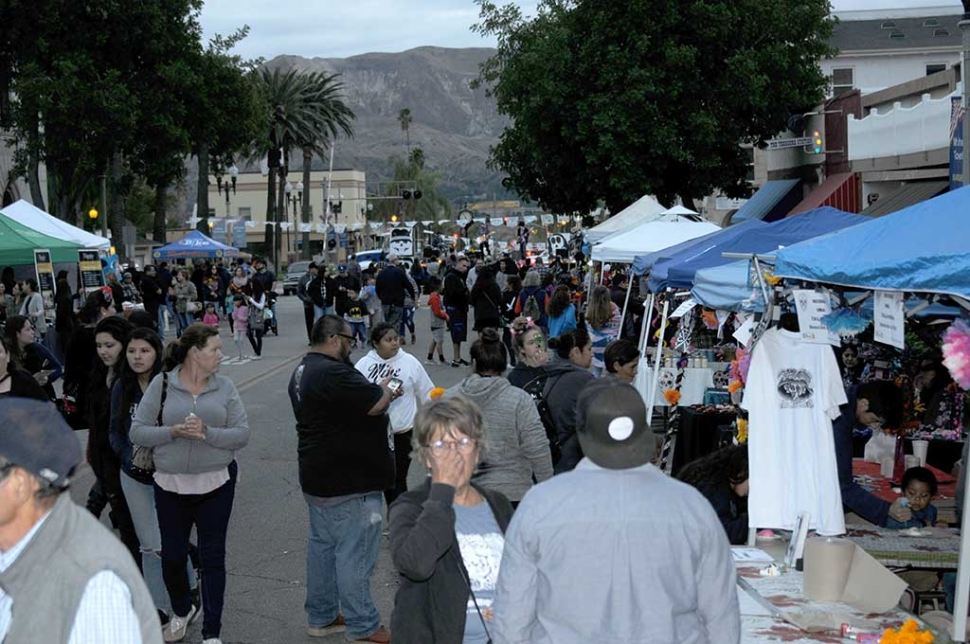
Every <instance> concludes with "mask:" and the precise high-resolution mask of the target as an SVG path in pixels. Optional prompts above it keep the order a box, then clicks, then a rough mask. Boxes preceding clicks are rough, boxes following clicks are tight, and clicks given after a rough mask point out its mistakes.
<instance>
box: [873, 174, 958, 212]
mask: <svg viewBox="0 0 970 644" xmlns="http://www.w3.org/2000/svg"><path fill="white" fill-rule="evenodd" d="M949 187H950V184H949V182H947V181H920V182H917V183H904V184H903V185H901V186H900V187H899V188H897V189H896V192H894V193H892V194H891V195H889V196H888V197H885V198H883V199H880V200H879V201H877V202H876V203H874V204H872V205H871V206H869V207H868V208H866V209H865V210H863V211H862V212H861V213H859V214H862V215H866V216H868V217H882V216H883V215H888V214H890V213H893V212H896V211H897V210H902V209H903V208H909V207H910V206H914V205H916V204H918V203H920V202H922V201H926V200H927V199H932V198H933V197H936V196H937V195H941V194H943V193H944V192H946V191H947V189H948V188H949Z"/></svg>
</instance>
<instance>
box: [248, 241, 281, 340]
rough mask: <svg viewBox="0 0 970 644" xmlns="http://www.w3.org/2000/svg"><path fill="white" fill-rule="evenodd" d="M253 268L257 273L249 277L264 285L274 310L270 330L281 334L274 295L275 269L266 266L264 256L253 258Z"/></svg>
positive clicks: (267, 297) (264, 290)
mask: <svg viewBox="0 0 970 644" xmlns="http://www.w3.org/2000/svg"><path fill="white" fill-rule="evenodd" d="M253 268H254V269H255V271H256V272H255V273H254V274H252V275H250V276H249V279H251V280H253V281H254V282H259V283H260V284H261V285H262V287H263V293H265V294H266V301H267V303H268V304H269V308H270V310H271V311H272V312H273V317H272V318H270V321H269V327H270V330H271V331H272V332H273V333H274V334H276V335H279V334H280V330H279V323H278V319H279V318H278V316H277V315H276V297H275V296H273V295H272V292H273V284H274V283H275V282H276V275H275V274H274V273H273V271H271V270H269V268H268V267H267V266H266V260H264V259H262V258H256V259H253Z"/></svg>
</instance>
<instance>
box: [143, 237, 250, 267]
mask: <svg viewBox="0 0 970 644" xmlns="http://www.w3.org/2000/svg"><path fill="white" fill-rule="evenodd" d="M238 256H239V249H238V248H236V247H234V246H227V245H226V244H220V243H219V242H217V241H216V240H214V239H212V238H211V237H207V236H205V235H203V234H202V233H200V232H199V231H198V230H193V231H192V232H190V233H189V234H188V235H186V236H185V237H183V238H182V239H180V240H178V241H174V242H172V243H171V244H167V245H165V246H162V247H161V248H156V249H155V250H154V251H153V252H152V258H154V259H156V260H162V259H201V258H209V257H217V258H218V257H238Z"/></svg>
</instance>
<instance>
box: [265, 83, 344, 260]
mask: <svg viewBox="0 0 970 644" xmlns="http://www.w3.org/2000/svg"><path fill="white" fill-rule="evenodd" d="M257 77H258V83H259V88H260V90H259V91H260V95H261V97H262V101H263V106H264V110H263V119H262V130H261V136H260V138H258V139H257V140H256V141H255V142H254V145H253V150H254V152H255V154H256V155H257V156H262V155H263V154H266V156H267V161H268V164H269V176H268V177H267V203H266V210H267V216H266V245H267V248H270V249H272V253H273V261H274V263H275V264H276V265H277V267H278V265H279V262H278V259H279V247H280V240H279V235H277V234H276V230H275V229H276V226H275V222H276V221H278V220H279V214H280V213H282V212H283V208H284V204H283V200H284V199H285V198H286V196H285V194H284V193H283V186H284V185H285V183H286V176H287V174H288V170H289V156H290V152H291V151H292V150H294V149H300V150H301V151H303V152H304V160H306V156H305V154H306V150H307V149H309V150H310V151H312V152H316V153H317V154H321V155H322V154H325V152H326V150H327V149H328V147H329V145H330V143H331V142H332V141H333V140H334V139H335V138H336V137H337V136H338V135H339V134H341V133H342V134H344V135H345V136H353V133H354V131H353V126H352V122H353V120H354V113H353V111H351V109H350V108H349V107H347V105H346V103H344V101H343V98H342V96H341V94H342V91H343V86H342V85H341V84H340V83H339V82H338V79H339V75H338V74H323V73H310V74H306V73H300V72H298V71H297V70H294V69H291V70H288V71H283V70H281V69H279V68H276V69H273V70H270V69H269V68H267V67H263V68H261V69H260V70H259V72H258V76H257ZM308 167H309V164H308V163H304V176H305V177H306V178H307V180H306V181H305V185H306V186H307V188H309V177H307V175H306V171H307V168H308ZM278 173H279V174H278ZM277 183H279V185H278V186H277ZM306 199H307V197H304V204H305V205H306V204H308V202H307V201H306Z"/></svg>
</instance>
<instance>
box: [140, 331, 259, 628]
mask: <svg viewBox="0 0 970 644" xmlns="http://www.w3.org/2000/svg"><path fill="white" fill-rule="evenodd" d="M221 360H222V341H221V340H220V339H219V331H218V330H217V329H214V328H212V327H208V326H205V325H204V324H192V325H191V326H189V327H188V328H187V329H185V331H184V332H183V333H182V337H181V338H180V339H178V340H176V341H175V342H173V343H171V344H170V345H169V347H168V350H167V351H166V357H165V370H166V371H165V372H164V373H162V374H159V375H158V376H156V377H155V378H154V379H153V380H152V382H151V384H150V385H149V386H148V389H147V390H146V391H145V395H144V397H143V398H142V400H141V403H140V404H139V405H138V410H137V411H136V413H135V417H134V419H133V420H132V423H131V432H130V437H131V442H132V444H134V445H141V446H144V447H152V448H154V459H155V477H154V478H155V509H156V512H157V513H158V524H159V529H160V531H161V535H162V576H163V577H164V579H165V587H166V588H167V589H168V593H169V596H170V598H171V600H172V611H173V613H174V616H173V617H172V619H171V621H170V622H169V623H168V626H167V627H166V628H165V641H166V642H178V641H181V640H182V639H183V638H184V637H185V631H186V629H187V627H188V625H189V624H190V623H191V622H192V621H194V619H195V617H196V613H197V612H198V610H199V607H198V606H194V605H192V599H191V594H190V592H189V580H188V576H187V575H186V570H185V565H186V558H187V557H188V547H189V533H190V532H191V531H192V526H193V525H195V528H196V531H197V533H198V536H199V554H200V557H201V570H202V603H203V605H204V606H205V617H204V619H203V622H202V638H203V640H205V641H208V640H210V639H211V640H214V641H216V642H218V641H219V640H218V637H219V631H220V630H221V628H222V606H223V597H224V595H225V591H226V529H227V527H228V525H229V515H230V514H231V513H232V501H233V496H234V495H235V489H236V473H237V466H236V461H235V454H236V450H238V449H241V448H243V447H245V446H246V443H248V442H249V433H250V432H249V421H248V419H247V417H246V410H245V409H244V408H243V404H242V400H241V399H240V397H239V393H238V392H237V391H236V387H235V385H233V383H232V381H231V380H230V379H229V378H226V377H225V376H220V375H218V373H217V371H218V370H219V363H220V361H221Z"/></svg>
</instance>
